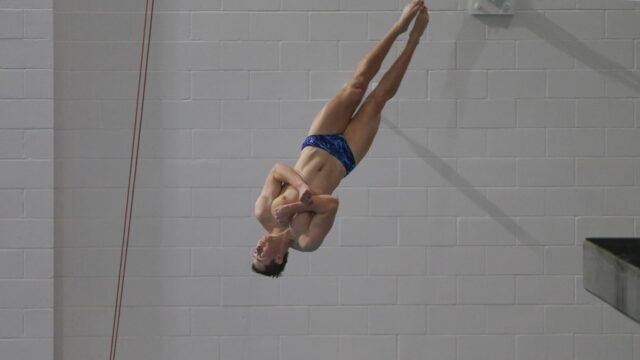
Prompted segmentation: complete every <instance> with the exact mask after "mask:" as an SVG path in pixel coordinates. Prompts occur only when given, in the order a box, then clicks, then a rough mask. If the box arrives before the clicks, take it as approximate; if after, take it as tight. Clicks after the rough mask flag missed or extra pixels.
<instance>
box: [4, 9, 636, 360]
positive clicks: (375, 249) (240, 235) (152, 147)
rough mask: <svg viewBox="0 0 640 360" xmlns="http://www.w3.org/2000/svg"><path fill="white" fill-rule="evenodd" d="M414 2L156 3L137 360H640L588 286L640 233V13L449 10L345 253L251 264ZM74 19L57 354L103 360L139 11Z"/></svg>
mask: <svg viewBox="0 0 640 360" xmlns="http://www.w3.org/2000/svg"><path fill="white" fill-rule="evenodd" d="M403 4H404V1H398V0H376V1H371V0H342V1H340V0H326V1H321V2H319V1H305V0H282V1H281V0H260V1H257V0H242V1H222V0H217V1H216V0H207V1H179V2H169V1H158V2H157V8H156V10H157V14H156V18H155V19H154V25H153V43H152V44H151V61H150V74H149V83H148V86H147V103H146V105H145V112H144V119H143V132H142V145H141V146H142V149H141V154H140V155H141V162H140V167H139V170H138V182H137V190H136V191H137V192H136V197H135V204H134V220H133V225H132V230H131V231H132V232H131V238H130V250H129V258H128V267H127V280H126V283H125V296H124V299H123V303H124V306H125V308H124V309H123V313H122V318H121V324H120V335H119V339H120V341H119V345H118V358H121V359H134V358H135V359H175V358H188V359H194V360H195V359H220V360H229V359H257V358H266V359H273V360H276V359H283V360H290V359H323V360H333V359H335V360H359V359H367V360H389V359H398V360H413V359H429V360H431V359H434V360H471V359H472V360H513V359H516V360H532V359H541V358H549V359H554V360H565V359H566V360H568V359H579V360H591V359H593V360H601V359H605V358H607V359H608V358H615V359H625V360H638V359H640V336H639V335H640V327H639V326H638V325H637V324H635V323H633V322H631V321H630V320H628V319H627V318H625V317H624V316H622V315H620V314H619V313H618V312H617V311H615V310H613V309H612V308H610V307H609V306H608V305H606V304H603V303H602V302H601V301H600V300H598V299H597V298H595V297H593V296H592V295H590V294H588V293H586V292H585V291H584V290H583V287H582V277H581V273H582V263H581V259H582V249H581V247H582V241H583V239H584V238H585V237H587V236H638V235H639V232H640V218H639V216H640V160H639V156H640V101H639V98H640V73H639V72H638V70H639V66H640V25H639V24H640V6H638V4H637V3H634V2H630V1H611V0H609V1H604V0H590V1H586V0H555V1H534V0H529V1H526V0H519V1H518V2H517V9H518V12H517V15H515V16H514V17H506V18H503V17H472V16H469V15H468V14H467V13H466V10H465V9H466V1H452V0H446V1H445V0H440V1H436V0H432V1H429V2H428V5H429V7H430V9H431V24H430V25H429V28H428V30H427V32H426V34H425V36H424V38H423V41H422V43H421V45H420V46H419V47H418V49H417V50H416V52H415V55H414V58H413V61H412V63H411V65H410V68H409V71H408V73H407V76H406V77H405V79H404V80H403V83H402V85H401V88H400V90H399V91H398V93H397V94H396V96H395V98H394V99H393V100H392V101H390V102H389V103H388V104H387V106H386V108H385V110H384V113H383V123H382V127H381V129H380V131H379V134H378V137H377V139H376V141H375V142H374V144H373V146H372V148H371V150H370V153H369V154H368V156H367V158H366V159H365V160H364V161H363V162H362V163H361V164H360V166H359V167H358V168H357V169H356V170H355V171H354V172H353V173H352V174H351V175H350V176H349V177H348V178H347V179H345V181H344V182H343V183H342V185H341V186H340V188H339V189H338V190H337V191H336V194H337V195H338V196H339V197H340V199H341V207H340V209H339V212H338V219H337V221H336V223H335V225H334V227H333V229H332V231H331V233H330V234H329V236H328V238H327V239H326V240H325V243H324V244H323V245H322V247H321V248H320V249H319V250H318V251H316V252H314V253H309V254H306V253H305V254H303V253H298V252H294V251H292V253H291V256H290V258H289V264H288V265H287V268H286V270H285V272H284V274H283V277H282V278H280V279H277V280H276V279H267V278H264V277H262V276H259V275H256V274H254V273H252V272H251V271H250V268H249V259H250V257H249V255H250V251H251V247H252V246H253V245H254V244H255V241H256V239H257V238H258V237H259V236H260V235H261V234H262V231H261V228H260V226H259V224H258V223H257V221H255V219H253V217H252V214H253V203H254V201H255V198H256V196H257V194H258V192H259V190H260V188H261V187H262V184H263V182H264V177H265V175H266V173H267V171H268V170H269V169H270V167H271V166H272V164H273V163H274V162H276V161H285V162H287V163H289V164H293V163H294V162H295V159H296V157H297V152H298V149H299V146H300V143H301V142H302V140H303V138H304V136H305V135H306V132H307V130H308V126H309V124H310V122H311V120H312V118H313V116H314V115H315V114H316V113H317V112H318V111H319V110H320V108H321V107H322V105H323V104H324V103H325V102H326V101H327V100H328V99H329V98H331V97H332V96H333V95H334V94H335V93H336V92H337V91H338V89H339V88H340V87H341V86H342V85H343V84H344V83H345V82H346V81H348V79H349V77H350V76H351V75H352V73H353V70H354V69H355V66H356V64H357V62H358V60H359V59H360V58H361V57H362V56H363V55H364V54H365V52H366V51H368V50H369V49H370V48H371V47H372V46H373V45H374V44H375V42H376V41H377V40H379V39H380V38H381V36H382V35H383V34H384V33H385V32H386V31H387V29H388V28H389V26H390V25H391V24H392V23H393V22H394V21H395V20H396V19H397V16H398V14H399V9H400V8H401V6H402V5H403ZM54 5H55V7H54V16H55V60H56V61H55V70H56V76H55V100H56V102H55V103H56V114H55V115H56V134H55V144H56V153H55V169H56V172H55V173H56V177H55V188H56V191H55V198H56V208H55V219H56V232H55V252H56V253H55V254H56V279H55V280H56V287H55V309H56V321H55V340H56V341H55V358H56V359H64V360H76V359H87V358H97V359H106V358H107V356H108V353H109V343H110V336H111V325H112V317H113V305H114V301H115V293H116V276H117V272H118V264H119V256H120V244H121V240H122V222H123V216H124V204H125V196H126V184H127V179H128V177H127V170H128V165H129V151H130V146H131V135H132V124H133V114H134V113H135V95H136V93H135V91H136V85H137V69H138V61H139V55H140V40H141V38H142V21H143V16H142V11H143V9H144V2H143V1H117V2H113V1H106V0H104V1H92V2H79V1H72V0H57V1H56V2H55V4H54ZM3 26H4V25H3ZM405 40H406V37H405V36H402V37H401V38H400V39H399V40H398V41H397V43H396V44H395V45H394V47H393V48H392V50H391V52H390V54H389V56H388V57H387V59H386V60H385V62H384V64H383V69H382V71H384V70H386V69H387V68H388V67H389V66H390V65H391V63H392V61H393V60H394V57H395V55H397V54H398V53H399V52H400V51H401V49H402V47H403V45H404V41H405ZM16 46H17V45H16ZM27 74H28V71H27ZM381 75H382V73H380V74H379V75H378V76H377V77H376V78H375V79H374V82H377V81H378V80H379V79H380V77H381ZM26 76H27V77H28V75H26ZM2 89H7V88H6V87H5V86H4V85H3V87H2ZM3 91H4V90H3ZM7 91H8V90H7ZM3 131H4V130H3ZM6 136H10V135H6ZM25 136H26V135H25ZM4 153H7V151H3V154H4ZM30 161H31V160H30ZM25 162H26V160H25ZM3 163H4V162H3ZM3 166H9V165H4V164H3ZM3 172H4V171H3ZM25 195H26V196H27V200H28V196H29V192H28V191H25ZM2 196H6V197H12V196H15V197H17V196H18V195H17V194H13V193H12V192H10V191H9V192H6V194H4V195H2ZM27 200H25V201H27ZM15 201H16V203H20V201H22V200H18V199H16V200H15ZM3 203H4V201H3ZM3 208H5V207H4V206H3ZM4 211H8V212H11V211H12V210H10V208H6V209H5V210H4ZM12 216H16V215H12ZM27 216H29V215H28V212H27ZM16 217H17V216H16ZM19 251H21V250H19ZM6 256H10V255H6ZM26 257H27V259H28V258H29V253H27V254H26ZM11 258H13V256H11ZM15 266H16V267H20V266H21V265H18V264H16V265H15ZM3 269H5V266H3ZM6 269H7V270H3V271H2V274H3V276H4V275H5V274H8V273H11V272H12V271H15V269H14V268H13V267H6ZM12 269H13V270H12ZM1 294H4V291H2V293H1ZM0 296H2V295H0ZM24 297H25V298H24V300H25V301H27V295H25V296H24ZM21 311H22V310H21ZM3 316H7V317H10V318H12V319H13V317H18V316H20V314H18V315H12V314H7V315H3ZM15 321H18V320H15ZM3 323H4V321H3ZM1 329H4V330H3V331H11V330H9V327H7V328H5V327H4V326H3V327H2V328H1Z"/></svg>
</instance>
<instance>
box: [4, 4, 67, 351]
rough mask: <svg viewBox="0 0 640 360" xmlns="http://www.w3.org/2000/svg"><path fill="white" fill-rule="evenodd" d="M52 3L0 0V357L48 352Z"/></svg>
mask: <svg viewBox="0 0 640 360" xmlns="http://www.w3.org/2000/svg"><path fill="white" fill-rule="evenodd" d="M53 120H54V111H53V5H52V1H51V0H30V1H13V0H8V1H0V358H1V359H20V360H22V359H34V360H49V359H51V358H52V356H53V343H54V332H53V313H54V312H53V309H54V300H53V287H54V271H53V248H54V237H53V233H54V232H53V228H54V204H53V199H54V197H53V196H54V189H53V186H54V176H53V171H54V166H53V152H54V151H53V138H54V133H53V132H54V130H53V127H54V121H53Z"/></svg>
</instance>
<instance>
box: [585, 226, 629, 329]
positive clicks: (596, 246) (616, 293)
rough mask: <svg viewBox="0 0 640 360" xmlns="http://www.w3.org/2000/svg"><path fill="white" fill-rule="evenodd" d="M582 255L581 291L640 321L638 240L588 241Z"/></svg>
mask: <svg viewBox="0 0 640 360" xmlns="http://www.w3.org/2000/svg"><path fill="white" fill-rule="evenodd" d="M582 256H583V260H584V261H583V275H584V278H583V285H584V288H585V289H586V290H587V291H589V292H590V293H592V294H594V295H595V296H597V297H599V298H600V299H602V300H604V301H605V302H607V303H608V304H609V305H611V306H613V307H614V308H616V309H618V311H620V312H622V313H623V314H625V315H627V316H629V317H630V318H632V319H633V320H635V321H636V322H640V238H587V239H586V240H585V242H584V245H583V255H582Z"/></svg>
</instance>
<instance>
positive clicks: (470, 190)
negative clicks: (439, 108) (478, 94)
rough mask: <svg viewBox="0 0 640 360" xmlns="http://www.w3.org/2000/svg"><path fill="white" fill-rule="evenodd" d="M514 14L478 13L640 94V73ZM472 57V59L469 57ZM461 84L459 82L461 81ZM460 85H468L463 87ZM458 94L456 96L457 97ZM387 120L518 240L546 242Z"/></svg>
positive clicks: (542, 21)
mask: <svg viewBox="0 0 640 360" xmlns="http://www.w3.org/2000/svg"><path fill="white" fill-rule="evenodd" d="M520 1H522V2H524V3H525V4H529V3H530V2H531V0H520ZM515 16H516V17H517V19H516V18H514V17H512V16H508V17H501V16H499V17H498V16H486V17H483V16H478V17H477V18H478V20H479V21H481V22H482V23H484V24H485V25H487V26H492V27H502V28H508V27H510V26H515V27H518V26H521V27H524V28H527V29H528V30H529V31H531V32H532V33H534V34H536V35H537V36H539V37H540V39H542V40H546V41H547V42H549V43H550V44H551V45H552V46H554V47H556V48H557V49H559V50H561V51H563V52H565V53H566V54H568V55H570V56H572V57H573V58H575V59H576V60H579V61H580V62H582V63H583V64H585V65H586V66H587V67H589V68H591V69H593V70H595V71H598V72H599V73H601V74H603V75H604V76H605V77H609V78H613V79H615V80H617V81H618V82H619V83H621V84H623V85H626V86H627V87H628V88H630V89H631V90H633V91H635V92H637V93H639V94H640V75H638V74H636V73H635V72H633V71H631V70H629V69H627V68H625V67H624V66H623V65H621V64H620V63H617V62H615V61H613V60H611V59H609V58H607V57H606V56H603V55H602V54H600V53H598V52H596V51H594V50H593V49H591V48H589V47H588V46H587V45H585V44H584V43H582V42H581V41H580V39H578V38H576V37H575V36H573V35H571V33H569V32H568V31H567V30H565V29H564V28H562V27H560V26H558V25H557V24H555V23H553V22H552V21H550V20H549V18H547V17H546V16H545V15H544V14H543V13H541V12H535V11H531V12H527V13H526V14H524V15H522V14H520V15H519V14H518V13H516V15H515ZM471 26H472V22H471V19H469V18H466V19H465V20H464V22H463V24H462V27H461V28H460V30H459V31H458V35H457V36H456V40H455V41H456V42H458V41H462V40H463V39H461V38H462V37H463V34H465V33H468V32H469V29H470V28H471ZM481 52H482V48H477V49H476V51H475V52H472V53H470V54H467V55H469V56H471V58H473V61H471V62H470V63H471V64H473V63H475V60H476V59H477V58H478V57H479V56H480V54H481ZM466 59H467V60H469V58H468V57H467V58H466ZM466 80H467V78H466V77H465V78H463V79H462V81H466ZM458 85H460V84H458ZM452 86H453V83H452V82H451V81H448V82H447V83H446V84H445V87H447V88H451V87H452ZM459 88H465V86H464V84H463V86H460V87H459ZM456 97H457V96H456ZM382 121H383V122H384V123H386V125H387V127H388V128H389V129H391V130H392V131H394V132H395V133H396V134H397V135H398V136H400V137H401V138H403V139H404V140H405V141H406V142H407V143H408V144H409V145H410V146H411V147H412V149H413V151H414V152H415V153H416V155H417V156H419V157H420V158H421V159H422V160H423V161H424V162H425V163H426V164H427V165H429V166H430V167H431V168H432V169H434V170H435V171H437V172H438V173H439V174H440V175H441V176H442V177H443V178H445V179H447V180H448V181H449V182H450V183H451V184H452V185H453V186H455V187H456V188H457V189H458V190H460V191H461V192H462V193H463V194H464V195H465V196H466V197H467V198H469V200H471V201H473V202H474V203H475V204H476V205H477V206H479V207H480V208H482V209H484V211H485V212H486V213H487V214H489V216H491V217H492V218H493V219H494V220H495V221H496V222H498V223H499V224H501V225H502V226H503V227H504V229H506V230H507V231H508V232H509V233H511V234H513V235H514V236H516V237H517V239H518V240H519V241H521V242H522V243H523V244H527V245H544V244H542V243H540V242H539V241H538V240H536V239H534V238H533V237H532V236H531V235H530V234H529V233H527V232H526V231H525V230H524V229H523V228H522V227H521V226H520V225H519V224H518V223H517V222H516V221H514V220H513V219H511V218H510V217H509V216H508V215H507V214H506V213H505V212H504V211H502V210H501V209H500V208H499V207H498V206H497V205H495V204H494V203H492V202H491V201H490V200H489V199H487V197H486V196H485V195H484V194H482V193H481V192H480V191H478V190H477V189H475V188H474V187H473V185H472V184H471V183H470V182H469V181H467V180H466V179H465V178H463V177H462V176H461V175H460V174H459V173H458V172H457V171H456V170H455V169H453V168H452V167H451V166H449V165H448V164H447V163H446V162H444V161H442V160H441V159H440V158H439V157H438V156H437V155H436V154H435V153H433V152H432V151H431V150H429V149H428V148H427V147H425V146H423V145H421V144H418V143H416V142H415V141H413V140H412V139H410V138H409V137H407V136H406V135H405V134H404V133H403V132H402V131H401V130H400V129H399V128H398V127H397V126H395V125H394V124H393V123H392V122H391V121H389V120H388V119H386V118H384V117H383V119H382Z"/></svg>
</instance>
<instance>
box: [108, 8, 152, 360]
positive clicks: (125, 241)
mask: <svg viewBox="0 0 640 360" xmlns="http://www.w3.org/2000/svg"><path fill="white" fill-rule="evenodd" d="M154 2H155V0H151V11H149V0H146V3H145V9H144V30H143V34H142V49H141V51H140V70H139V71H138V91H137V94H136V113H135V119H134V125H133V141H132V143H131V161H130V164H129V185H128V187H127V203H126V206H125V215H124V228H123V231H122V247H121V250H120V269H119V272H118V290H117V294H116V305H115V308H114V312H113V329H112V331H111V350H110V353H109V360H115V358H116V347H117V344H118V330H119V327H120V309H121V306H122V294H123V293H124V276H125V271H126V269H127V251H128V249H129V232H130V228H131V211H132V208H133V195H134V190H135V185H136V173H137V170H138V153H139V150H140V131H141V130H142V114H143V113H144V95H145V91H146V88H147V69H148V68H149V45H150V43H151V25H152V23H153V7H154ZM149 14H150V16H149ZM147 16H149V31H148V32H147ZM145 45H146V50H145ZM145 53H146V61H145V66H144V72H143V69H142V64H143V58H144V57H145ZM143 75H144V77H143ZM141 84H142V98H141V97H140V85H141ZM138 108H139V109H140V116H138ZM134 149H135V156H134Z"/></svg>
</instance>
